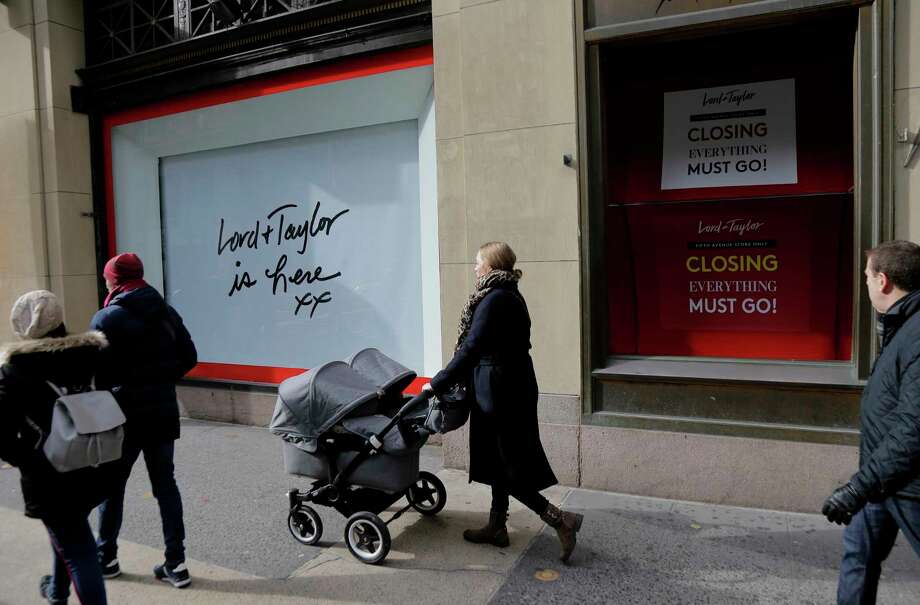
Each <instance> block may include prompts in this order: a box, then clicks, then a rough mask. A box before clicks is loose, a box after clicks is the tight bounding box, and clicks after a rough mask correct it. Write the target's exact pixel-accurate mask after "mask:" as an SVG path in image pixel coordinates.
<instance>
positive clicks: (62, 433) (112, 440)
mask: <svg viewBox="0 0 920 605" xmlns="http://www.w3.org/2000/svg"><path fill="white" fill-rule="evenodd" d="M46 382H47V383H48V386H50V387H51V388H52V389H54V392H55V393H57V394H58V399H57V401H55V402H54V410H53V411H52V414H51V430H50V431H48V437H47V438H46V439H45V445H44V446H43V447H42V451H43V452H44V453H45V457H46V458H47V459H48V462H50V463H51V466H53V467H54V468H55V470H57V471H58V472H61V473H66V472H68V471H74V470H77V469H81V468H86V467H90V466H93V467H96V466H99V465H100V464H105V463H106V462H112V461H114V460H118V459H119V458H121V445H122V442H123V441H124V435H125V431H124V427H123V425H124V423H125V415H124V413H123V412H122V411H121V407H119V405H118V402H117V401H115V397H113V396H112V394H111V393H110V392H108V391H97V390H95V389H96V385H95V379H93V381H92V382H91V383H90V390H88V391H85V392H82V393H73V394H70V395H68V394H67V391H66V390H65V389H62V388H60V387H58V386H57V385H56V384H54V383H52V382H51V381H46Z"/></svg>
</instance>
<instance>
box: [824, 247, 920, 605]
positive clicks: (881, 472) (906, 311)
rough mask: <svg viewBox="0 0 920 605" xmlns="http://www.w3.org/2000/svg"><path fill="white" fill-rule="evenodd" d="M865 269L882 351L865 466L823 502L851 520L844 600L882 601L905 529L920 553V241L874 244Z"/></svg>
mask: <svg viewBox="0 0 920 605" xmlns="http://www.w3.org/2000/svg"><path fill="white" fill-rule="evenodd" d="M865 274H866V286H867V288H868V290H869V299H870V300H871V301H872V306H873V307H874V308H875V310H876V311H878V312H879V323H878V332H879V336H880V338H881V352H880V354H879V357H878V359H877V360H876V362H875V366H874V367H873V368H872V373H871V374H870V376H869V381H868V382H867V383H866V386H865V389H864V390H863V396H862V404H861V409H860V423H861V426H862V435H861V438H860V449H859V471H858V472H857V473H856V474H855V475H853V477H852V478H851V479H850V481H849V482H848V483H847V484H846V485H843V486H842V487H839V488H837V489H836V490H835V491H834V493H833V494H831V495H830V497H828V499H827V501H826V502H825V503H824V508H823V509H822V512H823V513H824V515H825V516H827V518H828V520H830V521H833V522H835V523H843V524H847V525H848V526H847V528H846V530H845V531H844V534H843V545H844V554H843V561H842V563H841V566H840V581H839V584H838V587H837V601H838V603H875V596H876V592H877V590H878V582H879V577H880V575H881V571H882V562H883V561H884V560H885V559H886V558H887V557H888V554H889V553H890V552H891V549H892V547H893V546H894V541H895V538H896V537H897V535H898V532H899V531H901V532H903V533H904V535H905V537H906V538H907V540H908V542H909V543H910V544H911V546H912V547H913V548H914V551H916V553H917V555H918V556H920V246H918V245H917V244H914V243H911V242H906V241H892V242H886V243H884V244H882V245H880V246H878V247H876V248H874V249H872V250H869V252H867V253H866V269H865Z"/></svg>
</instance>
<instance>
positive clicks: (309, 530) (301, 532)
mask: <svg viewBox="0 0 920 605" xmlns="http://www.w3.org/2000/svg"><path fill="white" fill-rule="evenodd" d="M288 529H289V530H290V532H291V535H292V536H294V539H295V540H297V541H298V542H300V543H301V544H306V545H307V546H313V545H314V544H316V543H317V542H319V539H320V538H322V537H323V522H322V520H320V518H319V515H318V514H316V511H315V510H313V509H312V508H310V507H309V506H306V505H304V504H302V505H300V506H298V507H297V509H295V510H292V511H291V512H290V513H289V514H288Z"/></svg>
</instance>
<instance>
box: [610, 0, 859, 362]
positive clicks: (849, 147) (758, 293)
mask: <svg viewBox="0 0 920 605" xmlns="http://www.w3.org/2000/svg"><path fill="white" fill-rule="evenodd" d="M855 27H856V20H855V15H854V14H853V13H850V12H847V13H845V14H842V15H835V16H834V17H832V18H825V19H823V20H822V21H821V22H809V23H808V24H803V25H796V26H783V27H774V28H769V29H762V30H757V31H753V32H745V33H736V34H731V35H722V36H717V37H709V38H706V39H701V40H689V41H680V42H672V43H667V44H661V43H658V44H655V45H649V46H642V47H629V48H627V47H610V48H606V49H604V50H603V52H602V55H601V58H602V70H603V72H602V73H603V75H602V78H603V84H604V86H603V96H604V102H603V103H604V105H603V106H604V124H605V147H606V149H607V158H608V159H607V166H606V170H607V174H606V183H607V190H606V198H607V199H606V242H607V250H606V265H607V301H608V305H607V306H608V322H607V325H608V327H609V333H608V339H607V344H608V347H607V348H608V351H609V353H610V354H613V355H617V354H619V355H652V356H701V357H722V358H748V359H782V360H823V361H827V360H849V359H851V357H852V348H853V347H852V340H853V339H852V333H853V327H852V326H853V319H852V317H853V284H854V257H855V253H854V226H853V183H854V177H853V174H854V173H853V47H854V34H855Z"/></svg>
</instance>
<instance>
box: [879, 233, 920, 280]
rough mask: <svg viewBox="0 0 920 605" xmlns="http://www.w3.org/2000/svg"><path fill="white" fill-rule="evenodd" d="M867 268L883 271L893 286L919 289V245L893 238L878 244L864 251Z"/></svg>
mask: <svg viewBox="0 0 920 605" xmlns="http://www.w3.org/2000/svg"><path fill="white" fill-rule="evenodd" d="M866 258H868V259H869V268H870V269H871V270H872V271H874V272H876V273H884V274H885V275H887V276H888V279H890V280H891V283H893V284H894V285H895V287H897V288H899V289H901V290H903V291H905V292H913V291H914V290H920V246H918V245H917V244H915V243H913V242H908V241H904V240H894V241H890V242H885V243H882V244H879V245H878V246H876V247H875V248H872V249H871V250H868V251H867V252H866Z"/></svg>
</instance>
